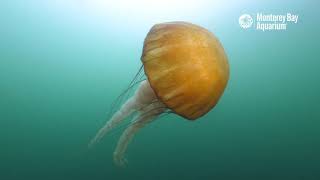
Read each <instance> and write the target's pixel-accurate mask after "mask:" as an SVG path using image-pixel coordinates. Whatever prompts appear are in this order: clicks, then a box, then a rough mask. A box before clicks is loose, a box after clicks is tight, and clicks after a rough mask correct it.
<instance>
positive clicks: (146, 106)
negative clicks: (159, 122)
mask: <svg viewBox="0 0 320 180" xmlns="http://www.w3.org/2000/svg"><path fill="white" fill-rule="evenodd" d="M165 110H166V106H165V105H164V104H163V103H162V102H160V101H159V100H158V98H157V96H156V95H155V93H154V91H153V89H152V88H151V87H150V84H149V82H148V81H147V80H145V81H142V82H141V83H140V86H139V88H138V89H137V90H136V92H135V94H134V95H133V96H132V97H131V98H130V99H128V100H127V101H126V102H125V103H124V104H123V105H122V106H121V108H120V109H119V110H118V111H117V112H116V113H115V114H114V115H113V116H112V117H111V119H110V120H109V121H107V123H106V124H105V125H104V126H103V127H102V128H101V129H100V130H99V131H98V133H97V135H96V136H95V137H94V138H93V139H92V140H91V142H90V143H89V147H92V146H93V145H95V144H96V143H98V142H99V141H100V140H101V139H102V138H103V137H104V136H105V135H106V134H107V133H108V132H109V131H110V130H112V129H113V128H115V127H116V126H117V125H118V124H120V123H121V122H123V121H124V119H125V118H126V117H128V116H129V115H130V114H132V113H134V112H137V113H138V115H137V116H136V118H135V119H134V120H133V121H132V123H131V124H130V125H129V126H128V128H127V129H126V130H125V131H124V133H123V134H122V136H121V137H120V140H119V142H118V145H117V148H116V150H115V152H114V161H115V163H116V164H117V165H124V162H125V160H124V158H123V156H124V153H125V151H126V149H127V146H128V144H129V142H130V140H131V139H132V137H133V136H134V134H135V133H136V132H137V131H138V130H139V129H140V128H142V127H143V126H144V125H145V124H147V123H148V122H151V121H152V120H153V119H154V118H155V117H157V116H158V115H160V114H162V113H163V112H165Z"/></svg>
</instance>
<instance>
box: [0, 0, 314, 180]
mask: <svg viewBox="0 0 320 180" xmlns="http://www.w3.org/2000/svg"><path fill="white" fill-rule="evenodd" d="M142 2H143V1H137V2H135V1H130V3H129V2H127V3H123V2H122V1H120V2H119V3H116V2H115V3H112V2H111V1H110V2H107V3H102V2H101V1H100V2H99V1H92V2H91V1H85V0H83V1H69V2H63V1H37V0H30V1H23V2H22V1H9V0H8V1H1V2H0V147H1V148H0V179H4V180H17V179H34V180H35V179H48V180H51V179H52V180H53V179H54V180H56V179H61V180H63V179H78V180H80V179H95V180H100V179H101V180H102V179H114V180H118V179H130V180H132V179H148V180H149V179H186V180H193V179H210V180H212V179H281V180H283V179H290V180H294V179H308V180H309V179H319V178H320V171H319V169H320V153H319V152H320V131H319V129H320V121H319V119H320V112H319V109H320V106H319V102H320V95H319V92H320V83H319V82H320V81H319V80H320V78H319V69H320V63H319V40H320V38H319V37H320V36H319V35H318V34H319V32H320V28H319V27H320V26H319V25H320V24H319V20H318V14H319V13H318V9H317V8H318V7H319V5H320V4H319V3H318V2H317V1H300V2H298V1H264V2H262V1H257V2H254V1H231V2H223V1H221V2H215V1H192V3H191V2H185V6H182V5H180V4H181V2H180V1H179V2H180V3H179V2H178V3H172V4H170V3H169V2H167V1H165V3H166V4H164V5H163V4H162V6H161V5H160V4H161V3H160V4H159V6H158V5H157V4H152V3H146V4H143V3H142ZM158 3H159V2H158ZM166 6H167V7H168V8H165V7H166ZM162 12H163V13H162ZM258 12H263V13H275V14H277V13H278V14H285V13H288V12H291V13H296V14H299V21H298V23H297V24H294V25H290V26H288V29H287V30H285V31H268V32H262V31H257V30H254V29H252V28H251V29H247V30H244V29H241V28H240V26H239V23H238V18H239V16H240V15H241V14H244V13H249V14H255V13H258ZM175 20H183V21H190V22H193V23H195V24H199V25H201V26H203V27H206V28H207V29H208V30H210V31H212V32H214V33H215V35H216V36H217V37H218V38H219V39H220V41H221V43H222V44H223V46H224V48H225V50H226V53H227V55H228V58H229V63H230V72H231V74H230V81H229V84H228V86H227V89H226V91H225V93H224V95H223V97H222V98H221V100H220V102H219V103H218V105H217V106H216V107H215V108H214V109H213V110H212V111H210V112H209V113H208V114H207V115H206V116H204V117H202V118H200V119H198V120H197V121H195V122H189V121H186V120H184V119H183V118H181V117H178V116H177V115H174V114H171V115H168V116H165V117H162V118H160V119H158V120H156V121H155V122H153V123H152V124H150V125H148V126H147V127H145V128H144V129H142V130H141V131H140V132H139V133H138V134H137V136H135V138H134V140H133V141H132V142H131V144H130V146H129V149H128V152H127V154H126V156H127V158H128V160H129V163H128V166H127V167H126V168H118V167H116V166H115V165H114V164H113V160H112V153H113V150H114V148H115V146H116V143H117V141H118V138H119V136H120V134H121V132H122V131H123V128H120V129H116V130H115V131H113V132H112V133H111V134H109V135H108V136H106V137H105V138H104V139H103V140H102V141H101V142H100V144H98V145H97V146H95V147H94V148H93V149H90V150H89V149H88V148H87V145H88V143H89V141H90V139H91V138H93V136H94V135H95V133H96V131H97V130H98V129H99V128H100V127H101V126H102V125H103V124H104V123H105V121H106V117H107V113H108V109H109V108H110V105H111V103H112V102H113V101H114V100H115V98H116V97H117V96H118V95H119V94H120V93H121V92H122V91H123V90H124V88H125V87H126V86H127V85H128V83H129V82H130V80H131V79H132V78H133V76H134V75H135V74H136V72H137V71H138V70H139V67H140V65H141V62H140V56H141V51H142V45H143V40H144V38H145V36H146V33H147V32H148V31H149V29H150V28H151V26H152V25H153V24H155V23H159V22H166V21H175Z"/></svg>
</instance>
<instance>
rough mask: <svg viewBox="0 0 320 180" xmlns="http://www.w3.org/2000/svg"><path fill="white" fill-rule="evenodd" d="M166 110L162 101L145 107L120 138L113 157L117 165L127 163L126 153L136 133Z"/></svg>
mask: <svg viewBox="0 0 320 180" xmlns="http://www.w3.org/2000/svg"><path fill="white" fill-rule="evenodd" d="M165 111H166V107H165V105H163V104H162V103H161V102H158V103H154V104H150V105H148V106H146V107H144V108H143V110H142V111H141V113H140V114H139V115H138V116H137V118H136V119H135V120H134V121H133V123H132V124H131V125H130V126H129V127H128V128H127V129H126V130H125V131H124V132H123V133H122V135H121V137H120V140H119V141H118V144H117V147H116V149H115V151H114V153H113V159H114V162H115V164H116V165H118V166H125V165H126V164H127V160H126V159H125V158H124V154H125V152H126V150H127V147H128V144H129V143H130V141H131V140H132V138H133V137H134V135H135V134H136V133H137V132H138V131H139V130H140V129H141V128H143V127H144V126H145V125H146V124H148V123H150V122H152V121H153V120H155V119H156V117H157V116H159V115H160V114H162V113H163V112H165Z"/></svg>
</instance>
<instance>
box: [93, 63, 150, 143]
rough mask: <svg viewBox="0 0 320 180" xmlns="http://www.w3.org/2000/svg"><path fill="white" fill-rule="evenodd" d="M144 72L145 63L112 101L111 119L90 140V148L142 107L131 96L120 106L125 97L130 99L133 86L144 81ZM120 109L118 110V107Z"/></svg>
mask: <svg viewBox="0 0 320 180" xmlns="http://www.w3.org/2000/svg"><path fill="white" fill-rule="evenodd" d="M143 77H144V73H143V65H142V66H141V67H140V69H139V71H138V72H137V73H136V75H135V76H134V78H133V79H132V80H131V82H130V83H129V85H128V87H127V88H126V89H125V90H124V91H123V92H122V93H121V94H120V95H119V96H118V97H117V98H116V100H115V101H114V102H113V103H112V105H111V108H110V110H109V113H108V119H110V120H109V121H108V122H107V123H106V124H105V125H104V126H103V127H102V128H101V129H100V130H99V132H98V133H97V134H96V136H95V137H94V138H93V139H92V140H91V141H90V143H89V145H88V146H89V148H91V147H93V146H94V145H95V144H96V143H98V142H99V141H100V140H101V138H102V137H103V136H104V135H105V134H106V133H107V132H109V131H110V130H111V129H113V128H114V127H116V125H118V124H120V123H121V122H122V121H124V120H125V118H126V117H128V116H129V115H131V114H132V113H133V112H135V111H136V110H137V109H139V108H141V107H140V106H139V104H136V103H135V100H134V99H133V98H130V99H129V100H128V101H127V102H126V103H125V104H124V105H122V106H121V107H120V108H119V105H120V104H122V103H123V101H124V100H125V99H128V97H129V96H130V94H131V93H132V90H133V88H134V87H135V86H136V85H137V84H139V83H140V82H142V81H143V79H144V78H143ZM118 108H119V109H120V110H119V111H117V109H118Z"/></svg>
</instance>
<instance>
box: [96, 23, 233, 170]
mask: <svg viewBox="0 0 320 180" xmlns="http://www.w3.org/2000/svg"><path fill="white" fill-rule="evenodd" d="M141 61H142V63H143V69H144V72H145V75H146V80H144V81H142V82H141V83H140V85H139V87H138V88H137V90H136V91H135V93H134V95H133V96H132V97H130V98H129V99H128V100H127V101H126V102H125V103H124V104H123V105H122V106H121V107H120V109H119V110H118V111H117V112H116V113H115V114H114V115H113V116H112V117H111V119H110V120H109V121H107V123H106V124H105V125H104V126H103V127H102V128H101V129H100V130H99V132H98V133H97V135H96V136H95V137H94V139H93V140H92V141H91V143H90V146H92V145H93V144H95V143H97V142H98V141H100V140H101V138H102V137H103V136H104V135H105V134H106V133H107V132H109V131H110V130H111V129H113V128H114V127H116V126H117V125H118V124H120V123H121V122H122V121H123V120H124V119H125V118H126V117H128V116H129V115H130V114H132V113H134V112H137V113H138V115H137V116H136V117H135V118H134V120H133V121H132V123H131V124H130V125H129V126H128V127H127V128H126V130H125V131H124V132H123V134H122V135H121V137H120V140H119V141H118V144H117V147H116V150H115V151H114V155H113V157H114V161H115V163H116V164H118V165H124V164H125V163H126V160H125V159H124V153H125V151H126V149H127V145H128V144H129V142H130V140H131V139H132V137H133V136H134V134H135V133H136V132H137V131H138V130H139V129H141V128H142V127H143V126H144V125H146V124H147V123H149V122H151V121H153V120H154V119H155V118H156V117H158V116H159V115H161V114H163V113H165V112H167V110H170V111H171V112H173V113H175V114H177V115H180V116H182V117H184V118H185V119H188V120H196V119H198V118H199V117H201V116H203V115H205V114H206V113H207V112H209V111H210V110H211V109H212V108H213V107H214V106H215V105H216V104H217V102H218V100H219V98H220V97H221V95H222V93H223V91H224V89H225V87H226V85H227V82H228V79H229V65H228V60H227V56H226V54H225V52H224V49H223V47H222V45H221V44H220V42H219V40H218V39H217V38H216V37H215V36H214V35H213V34H212V33H211V32H209V31H208V30H206V29H204V28H202V27H200V26H198V25H195V24H191V23H187V22H169V23H161V24H156V25H154V26H153V27H152V28H151V30H150V31H149V33H148V34H147V37H146V38H145V41H144V46H143V53H142V56H141Z"/></svg>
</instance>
